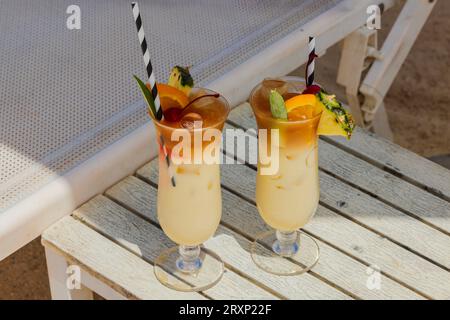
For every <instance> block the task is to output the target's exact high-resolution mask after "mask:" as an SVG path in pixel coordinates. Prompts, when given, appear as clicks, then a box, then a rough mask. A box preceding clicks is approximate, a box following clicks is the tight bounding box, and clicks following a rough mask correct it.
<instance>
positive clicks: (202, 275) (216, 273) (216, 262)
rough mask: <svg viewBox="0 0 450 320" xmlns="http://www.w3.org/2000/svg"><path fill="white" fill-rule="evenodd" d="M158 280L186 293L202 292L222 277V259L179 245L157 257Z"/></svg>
mask: <svg viewBox="0 0 450 320" xmlns="http://www.w3.org/2000/svg"><path fill="white" fill-rule="evenodd" d="M154 272H155V276H156V278H157V279H158V280H159V282H161V283H162V284H163V285H165V286H166V287H169V288H171V289H174V290H177V291H183V292H197V291H203V290H206V289H209V288H211V287H213V286H214V285H215V284H217V283H218V282H219V281H220V279H221V278H222V275H223V272H224V265H223V261H222V259H221V258H220V257H219V256H218V255H217V254H215V253H214V252H213V251H211V250H208V249H206V248H203V247H200V246H199V247H183V246H180V247H178V246H176V247H172V248H170V249H167V250H165V251H163V252H162V253H161V254H160V255H159V256H158V258H156V261H155V266H154Z"/></svg>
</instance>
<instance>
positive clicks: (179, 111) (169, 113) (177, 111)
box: [164, 93, 220, 122]
mask: <svg viewBox="0 0 450 320" xmlns="http://www.w3.org/2000/svg"><path fill="white" fill-rule="evenodd" d="M208 97H209V98H219V97H220V94H218V93H216V94H205V95H203V96H200V97H197V98H195V99H193V100H191V101H190V102H189V103H188V104H187V105H185V106H184V107H183V108H178V107H174V108H169V109H167V110H165V111H164V119H166V120H167V121H170V122H177V121H180V120H181V118H183V115H185V114H186V113H187V112H188V111H189V108H190V107H191V106H192V104H193V103H194V102H196V101H198V100H200V99H203V98H208Z"/></svg>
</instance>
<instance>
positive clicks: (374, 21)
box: [366, 4, 382, 30]
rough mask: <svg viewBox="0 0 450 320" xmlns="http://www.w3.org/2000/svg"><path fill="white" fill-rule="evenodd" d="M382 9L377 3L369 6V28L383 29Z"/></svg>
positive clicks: (367, 11) (367, 23)
mask: <svg viewBox="0 0 450 320" xmlns="http://www.w3.org/2000/svg"><path fill="white" fill-rule="evenodd" d="M381 11H382V10H381V8H380V7H379V6H377V5H375V4H374V5H370V6H368V7H367V10H366V13H367V15H368V17H367V22H366V26H367V28H368V29H369V30H380V29H381Z"/></svg>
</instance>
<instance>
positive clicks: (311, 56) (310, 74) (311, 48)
mask: <svg viewBox="0 0 450 320" xmlns="http://www.w3.org/2000/svg"><path fill="white" fill-rule="evenodd" d="M316 57H317V56H316V38H314V37H309V44H308V64H307V66H306V86H308V87H309V86H312V85H313V84H314V68H315V62H314V60H315V59H316Z"/></svg>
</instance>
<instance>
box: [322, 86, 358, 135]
mask: <svg viewBox="0 0 450 320" xmlns="http://www.w3.org/2000/svg"><path fill="white" fill-rule="evenodd" d="M317 105H318V106H319V107H320V108H321V109H322V111H323V112H322V116H321V118H320V123H319V128H318V130H317V134H318V135H323V136H344V137H346V138H347V139H350V138H351V136H352V133H353V130H354V129H355V122H354V121H353V118H352V116H351V114H350V113H348V112H347V110H345V109H344V107H343V106H342V103H340V102H339V101H338V100H337V99H336V96H335V95H330V94H328V93H326V92H325V91H323V90H321V91H320V92H319V93H317Z"/></svg>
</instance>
